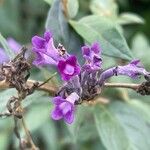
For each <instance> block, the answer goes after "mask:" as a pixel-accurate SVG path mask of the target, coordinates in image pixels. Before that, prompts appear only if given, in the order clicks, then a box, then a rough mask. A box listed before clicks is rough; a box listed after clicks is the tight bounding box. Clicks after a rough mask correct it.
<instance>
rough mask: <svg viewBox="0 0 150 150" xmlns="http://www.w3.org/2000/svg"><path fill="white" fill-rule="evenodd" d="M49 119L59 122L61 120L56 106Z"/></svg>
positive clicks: (61, 116) (61, 115)
mask: <svg viewBox="0 0 150 150" xmlns="http://www.w3.org/2000/svg"><path fill="white" fill-rule="evenodd" d="M51 117H52V119H54V120H60V119H62V118H63V114H62V112H61V110H60V109H59V107H58V106H56V107H55V109H54V110H53V111H52V112H51Z"/></svg>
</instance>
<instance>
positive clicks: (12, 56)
mask: <svg viewBox="0 0 150 150" xmlns="http://www.w3.org/2000/svg"><path fill="white" fill-rule="evenodd" d="M0 43H1V44H2V46H3V48H4V50H5V52H6V54H7V55H8V56H9V58H10V59H13V58H14V57H15V53H14V52H13V51H12V50H11V49H10V48H9V46H8V44H7V41H6V39H5V38H4V37H3V36H2V34H1V33H0Z"/></svg>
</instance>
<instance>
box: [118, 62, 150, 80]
mask: <svg viewBox="0 0 150 150" xmlns="http://www.w3.org/2000/svg"><path fill="white" fill-rule="evenodd" d="M117 74H118V75H126V76H129V77H131V78H133V79H136V78H137V77H139V76H140V75H144V76H147V75H149V74H150V73H149V72H147V71H146V70H145V69H144V67H143V65H142V64H141V63H140V60H133V61H131V62H130V63H129V64H127V65H125V66H118V67H117Z"/></svg>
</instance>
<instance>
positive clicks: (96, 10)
mask: <svg viewBox="0 0 150 150" xmlns="http://www.w3.org/2000/svg"><path fill="white" fill-rule="evenodd" d="M90 9H91V11H92V13H93V14H96V15H100V16H105V17H116V16H117V14H118V6H117V3H116V2H115V1H114V0H92V1H91V5H90Z"/></svg>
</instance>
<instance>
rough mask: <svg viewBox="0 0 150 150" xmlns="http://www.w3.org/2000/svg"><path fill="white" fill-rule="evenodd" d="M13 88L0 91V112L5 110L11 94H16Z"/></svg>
mask: <svg viewBox="0 0 150 150" xmlns="http://www.w3.org/2000/svg"><path fill="white" fill-rule="evenodd" d="M16 93H17V92H16V90H15V89H7V90H3V91H0V113H1V112H3V111H5V110H6V104H7V102H8V100H9V99H10V97H11V96H15V95H16Z"/></svg>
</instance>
